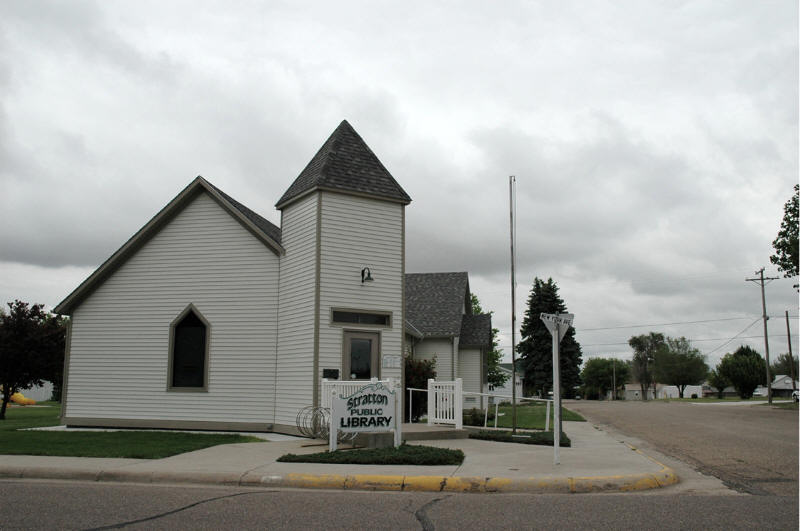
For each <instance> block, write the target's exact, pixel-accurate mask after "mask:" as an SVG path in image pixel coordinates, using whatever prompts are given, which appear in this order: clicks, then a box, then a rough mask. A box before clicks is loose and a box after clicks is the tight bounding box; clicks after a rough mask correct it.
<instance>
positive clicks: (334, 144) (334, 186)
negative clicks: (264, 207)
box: [275, 120, 411, 209]
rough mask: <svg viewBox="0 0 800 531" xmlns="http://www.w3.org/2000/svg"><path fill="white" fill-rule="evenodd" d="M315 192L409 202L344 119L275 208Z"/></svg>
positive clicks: (282, 206) (407, 197)
mask: <svg viewBox="0 0 800 531" xmlns="http://www.w3.org/2000/svg"><path fill="white" fill-rule="evenodd" d="M314 190H328V191H334V192H344V193H351V194H356V195H365V196H369V197H374V198H378V199H385V200H387V201H395V202H398V203H403V204H408V203H410V202H411V198H410V197H409V196H408V194H407V193H406V192H405V190H403V189H402V188H401V187H400V185H399V184H397V181H395V180H394V177H392V175H391V174H390V173H389V171H388V170H387V169H386V168H385V167H384V165H383V164H382V163H381V161H380V160H378V157H376V156H375V153H373V152H372V150H371V149H370V148H369V146H367V144H366V143H365V142H364V140H363V139H362V138H361V137H360V136H359V134H358V133H356V131H355V129H353V127H352V126H351V125H350V124H349V123H348V122H347V120H342V123H340V124H339V127H337V128H336V130H335V131H334V132H333V133H332V134H331V136H330V137H329V138H328V140H326V141H325V143H324V144H323V145H322V147H321V148H320V149H319V151H317V154H316V155H314V158H312V159H311V162H309V163H308V165H307V166H306V167H305V169H303V171H301V172H300V175H299V176H298V177H297V179H295V181H294V182H293V183H292V185H291V186H290V187H289V189H288V190H286V192H285V193H284V194H283V196H282V197H281V198H280V199H279V200H278V202H277V203H276V204H275V208H279V209H281V208H284V207H285V206H287V205H288V204H290V203H292V202H293V201H296V200H297V199H300V198H301V197H303V196H305V195H306V194H308V193H310V192H312V191H314Z"/></svg>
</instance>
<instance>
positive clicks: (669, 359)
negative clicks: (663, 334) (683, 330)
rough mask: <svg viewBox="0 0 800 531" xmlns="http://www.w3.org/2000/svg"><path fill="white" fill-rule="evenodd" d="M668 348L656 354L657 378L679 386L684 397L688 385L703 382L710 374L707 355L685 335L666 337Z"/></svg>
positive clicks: (680, 395)
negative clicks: (695, 346)
mask: <svg viewBox="0 0 800 531" xmlns="http://www.w3.org/2000/svg"><path fill="white" fill-rule="evenodd" d="M666 343H667V345H666V348H661V349H659V350H658V351H657V352H656V355H655V377H656V380H657V381H659V382H661V383H663V384H666V385H674V386H676V387H677V388H678V396H679V397H680V398H683V392H684V391H685V390H686V386H687V385H698V384H701V383H703V381H704V380H705V379H706V376H708V365H706V360H705V356H703V355H702V354H701V353H700V351H699V350H697V349H696V348H693V347H692V345H691V344H690V343H689V341H688V340H687V339H686V338H685V337H679V338H671V337H668V338H666Z"/></svg>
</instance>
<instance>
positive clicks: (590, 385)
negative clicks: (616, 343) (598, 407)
mask: <svg viewBox="0 0 800 531" xmlns="http://www.w3.org/2000/svg"><path fill="white" fill-rule="evenodd" d="M628 375H629V368H628V364H627V363H624V362H620V361H619V360H616V359H613V358H592V359H590V360H588V361H587V362H586V363H584V364H583V370H582V371H581V380H583V393H584V396H585V398H589V399H596V398H603V397H604V396H605V395H606V394H607V393H608V391H611V390H613V389H614V385H615V384H616V387H617V390H619V388H621V387H623V386H624V385H625V382H627V381H628Z"/></svg>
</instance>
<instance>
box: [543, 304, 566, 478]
mask: <svg viewBox="0 0 800 531" xmlns="http://www.w3.org/2000/svg"><path fill="white" fill-rule="evenodd" d="M539 318H540V319H541V320H542V322H543V323H544V325H545V326H546V327H547V330H548V331H549V332H550V335H551V336H552V337H553V405H554V406H555V407H554V408H553V416H554V418H553V464H556V465H558V464H560V463H561V459H560V457H559V452H558V450H559V447H560V446H561V363H560V362H559V360H560V357H559V354H558V347H559V344H560V343H561V340H562V339H564V335H565V334H566V333H567V330H569V327H570V326H572V320H573V319H574V318H575V316H574V315H573V314H571V313H562V314H558V315H556V314H554V313H541V314H539Z"/></svg>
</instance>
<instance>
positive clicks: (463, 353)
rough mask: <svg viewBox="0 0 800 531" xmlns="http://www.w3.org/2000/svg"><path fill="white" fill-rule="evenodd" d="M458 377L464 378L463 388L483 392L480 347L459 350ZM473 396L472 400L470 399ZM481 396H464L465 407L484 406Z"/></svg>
mask: <svg viewBox="0 0 800 531" xmlns="http://www.w3.org/2000/svg"><path fill="white" fill-rule="evenodd" d="M458 377H459V378H461V380H462V386H463V387H462V389H463V390H464V391H469V392H472V393H481V392H483V391H482V389H481V351H480V349H461V350H459V351H458ZM468 398H471V399H472V400H468ZM482 403H483V402H482V399H481V397H476V396H473V397H468V396H465V397H464V407H465V408H472V407H483V406H482Z"/></svg>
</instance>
